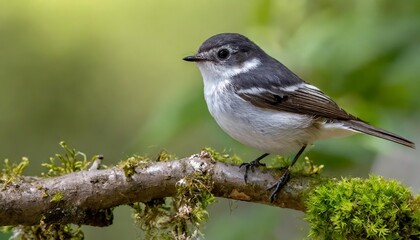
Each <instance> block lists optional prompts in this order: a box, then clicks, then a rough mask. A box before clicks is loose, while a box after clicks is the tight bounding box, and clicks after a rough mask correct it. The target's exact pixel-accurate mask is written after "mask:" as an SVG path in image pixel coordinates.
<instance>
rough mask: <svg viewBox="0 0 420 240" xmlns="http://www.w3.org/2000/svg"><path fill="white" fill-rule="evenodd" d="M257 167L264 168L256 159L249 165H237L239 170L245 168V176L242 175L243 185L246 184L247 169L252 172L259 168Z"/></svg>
mask: <svg viewBox="0 0 420 240" xmlns="http://www.w3.org/2000/svg"><path fill="white" fill-rule="evenodd" d="M259 166H264V167H265V163H260V159H256V160H254V161H251V162H249V163H242V164H241V165H239V168H242V167H245V174H244V180H245V183H247V182H248V172H249V169H251V170H252V171H253V172H254V169H255V168H257V167H259Z"/></svg>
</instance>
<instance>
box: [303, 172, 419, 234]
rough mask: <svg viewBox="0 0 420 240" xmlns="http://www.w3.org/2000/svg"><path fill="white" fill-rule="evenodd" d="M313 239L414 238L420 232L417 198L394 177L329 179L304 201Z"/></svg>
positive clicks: (372, 176)
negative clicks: (392, 178)
mask: <svg viewBox="0 0 420 240" xmlns="http://www.w3.org/2000/svg"><path fill="white" fill-rule="evenodd" d="M306 206H307V213H306V219H307V220H308V221H309V223H310V224H311V230H310V237H312V238H314V239H414V238H418V237H419V236H420V235H419V234H420V208H419V206H420V200H419V197H418V196H417V197H413V196H412V195H411V192H410V190H409V189H408V188H407V187H404V186H402V185H401V184H400V183H398V182H397V181H394V180H388V181H387V180H384V179H383V178H382V177H380V176H374V175H371V176H370V177H369V178H368V179H366V180H363V179H360V178H353V179H345V178H343V179H342V180H341V181H328V182H326V183H325V184H322V185H319V186H318V187H316V188H315V189H314V190H313V191H312V192H311V193H310V194H309V196H308V198H307V201H306Z"/></svg>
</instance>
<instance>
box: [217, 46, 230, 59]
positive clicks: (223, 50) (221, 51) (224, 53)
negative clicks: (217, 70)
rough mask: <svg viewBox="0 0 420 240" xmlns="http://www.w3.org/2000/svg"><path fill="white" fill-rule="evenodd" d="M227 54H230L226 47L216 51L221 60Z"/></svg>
mask: <svg viewBox="0 0 420 240" xmlns="http://www.w3.org/2000/svg"><path fill="white" fill-rule="evenodd" d="M229 55H230V52H229V50H227V49H226V48H222V49H220V50H219V51H218V52H217V57H218V58H219V59H221V60H224V59H226V58H228V57H229Z"/></svg>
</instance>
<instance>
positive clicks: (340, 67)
mask: <svg viewBox="0 0 420 240" xmlns="http://www.w3.org/2000/svg"><path fill="white" fill-rule="evenodd" d="M221 32H239V33H242V34H244V35H246V36H248V37H249V38H250V39H252V40H253V41H255V42H256V43H257V44H258V45H260V46H261V47H262V48H263V49H265V50H266V51H267V52H268V53H269V54H270V55H272V56H273V57H275V58H277V59H278V60H280V61H281V62H283V63H284V64H285V65H287V66H288V67H289V68H291V69H292V70H293V71H294V72H296V73H297V74H298V75H299V76H300V77H302V78H303V79H304V80H306V81H308V82H310V83H312V84H314V85H317V86H318V87H320V88H321V89H322V90H323V91H324V92H325V93H327V94H328V95H330V96H331V97H333V98H334V99H335V100H336V101H337V102H338V103H339V104H340V105H342V106H343V107H344V108H345V109H346V110H348V111H350V112H352V113H354V114H355V115H357V116H359V117H361V118H362V119H364V120H366V121H369V122H371V123H372V124H374V125H376V126H380V127H382V128H385V129H388V130H391V131H393V132H396V133H399V134H401V135H403V136H406V137H407V138H409V139H411V140H413V141H415V142H418V140H419V139H420V138H419V133H420V129H419V124H418V122H419V120H420V110H419V107H418V106H419V105H420V98H419V97H418V95H419V93H420V79H419V76H420V2H419V1H415V0H413V1H404V3H401V2H397V1H391V0H389V1H363V0H358V1H333V0H323V1H310V0H297V1H286V0H279V1H270V0H262V1H261V0H252V1H240V0H235V1H222V0H213V1H203V0H199V1H197V0H194V1H192V0H189V1H187V0H182V1H169V0H159V1H152V0H143V1H134V0H123V1H116V0H114V1H99V0H91V1H82V0H72V1H70V0H63V1H48V0H32V1H28V0H26V1H6V0H1V1H0V159H4V158H9V159H10V160H12V161H18V160H19V159H20V158H21V157H22V156H27V157H29V159H30V160H31V165H30V169H28V170H27V171H26V174H39V173H40V171H42V169H41V167H39V165H40V163H41V162H45V161H47V160H48V158H49V157H50V156H52V155H53V154H54V153H56V152H60V151H61V149H60V147H59V145H58V142H59V141H61V140H65V141H66V142H67V143H68V145H70V146H71V147H74V148H77V149H78V150H81V151H83V152H85V153H86V154H88V155H89V156H91V155H92V154H103V155H104V156H105V164H115V163H116V162H117V161H118V160H120V159H124V158H126V157H127V156H130V155H132V154H145V153H147V154H148V155H149V156H156V155H157V154H158V152H160V151H161V150H163V149H165V150H167V151H168V152H171V153H175V154H177V155H178V156H179V157H185V156H189V155H191V154H193V153H197V152H199V151H200V149H201V148H203V147H205V146H210V147H212V148H215V149H217V150H219V151H222V150H224V149H227V150H230V151H232V152H234V153H237V154H238V155H239V156H241V157H242V158H243V159H246V160H252V159H254V158H255V157H256V156H258V155H259V154H260V153H259V152H257V151H255V150H253V149H250V148H247V147H244V146H242V145H241V144H239V143H237V142H236V141H234V140H232V139H231V138H230V137H229V136H227V135H226V134H225V133H224V132H223V131H222V130H221V129H220V128H219V127H218V126H217V125H216V123H215V122H214V120H213V119H212V118H211V116H210V114H209V113H208V111H207V107H206V105H205V102H204V99H203V84H202V80H201V76H200V74H199V71H198V69H197V68H196V66H194V65H193V64H190V63H186V62H184V61H182V60H181V59H182V58H183V57H184V56H187V55H191V54H193V53H195V52H196V50H197V49H198V47H199V45H200V44H201V43H202V42H203V41H204V40H205V39H207V38H208V37H210V36H212V35H214V34H217V33H221ZM307 155H308V156H309V157H310V158H311V159H313V160H314V161H315V162H316V163H319V164H325V165H326V166H325V174H327V175H332V176H337V177H338V176H367V174H368V173H369V172H377V173H379V174H380V173H386V172H387V171H388V172H389V173H390V174H391V175H390V176H392V177H397V179H398V176H400V175H401V176H402V178H403V177H404V176H406V175H408V176H410V175H417V174H416V173H414V174H405V173H407V171H410V170H411V171H412V170H413V169H415V171H417V169H420V168H419V167H420V166H419V165H418V164H417V165H416V162H417V161H418V157H417V155H418V151H416V150H410V149H406V148H403V147H401V146H398V145H396V144H393V143H388V142H386V141H383V140H379V139H374V138H373V137H367V136H354V137H350V138H346V139H340V140H329V141H325V142H319V143H316V145H315V146H314V147H312V148H311V150H310V151H309V152H308V153H307ZM402 159H405V160H404V161H406V162H410V164H411V165H409V164H397V165H396V166H395V162H397V163H398V162H399V161H402ZM419 162H420V161H419ZM392 164H394V165H392ZM412 164H414V165H412ZM378 166H379V167H378ZM387 166H392V169H389V167H388V168H387ZM407 166H410V167H407ZM413 166H414V167H413ZM416 167H417V168H416ZM375 169H376V170H375ZM378 169H379V170H378ZM384 169H385V170H384ZM395 172H401V174H400V175H392V174H393V173H395ZM407 181H409V180H407ZM412 182H416V181H412ZM412 187H413V191H415V192H416V191H417V190H418V188H420V186H418V185H413V186H412ZM303 218H304V215H303V213H300V212H296V211H293V210H287V209H277V208H272V207H266V206H262V205H258V204H248V203H241V202H231V201H227V200H223V199H219V200H218V203H216V204H215V205H213V206H211V207H210V219H209V222H208V224H207V226H206V228H205V230H204V233H205V235H206V239H243V240H247V239H300V238H302V237H304V236H306V234H307V233H308V230H307V228H308V226H307V224H306V223H305V222H304V221H303V220H302V219H303ZM84 229H85V234H86V239H99V238H101V239H115V238H118V239H121V240H124V239H135V238H141V236H142V235H141V232H140V230H138V229H137V228H136V227H135V226H134V224H133V222H132V220H131V217H130V210H129V208H127V207H119V208H117V209H116V216H115V224H114V225H113V226H111V227H108V228H94V227H84ZM2 237H3V238H4V237H6V236H2Z"/></svg>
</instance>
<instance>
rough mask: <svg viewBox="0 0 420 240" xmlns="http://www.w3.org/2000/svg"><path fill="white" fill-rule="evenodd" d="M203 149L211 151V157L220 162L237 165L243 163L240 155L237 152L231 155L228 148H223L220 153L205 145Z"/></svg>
mask: <svg viewBox="0 0 420 240" xmlns="http://www.w3.org/2000/svg"><path fill="white" fill-rule="evenodd" d="M202 151H205V152H208V153H210V155H211V157H212V158H213V159H214V160H215V161H218V162H224V163H230V164H235V165H239V164H241V163H243V161H242V159H241V158H240V157H238V156H237V155H236V154H233V155H230V154H229V152H228V151H226V150H223V152H221V153H219V152H217V151H216V150H214V149H212V148H209V147H205V148H203V150H202Z"/></svg>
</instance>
